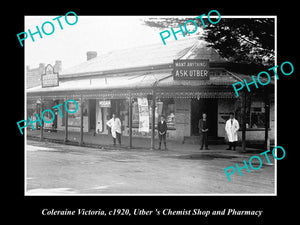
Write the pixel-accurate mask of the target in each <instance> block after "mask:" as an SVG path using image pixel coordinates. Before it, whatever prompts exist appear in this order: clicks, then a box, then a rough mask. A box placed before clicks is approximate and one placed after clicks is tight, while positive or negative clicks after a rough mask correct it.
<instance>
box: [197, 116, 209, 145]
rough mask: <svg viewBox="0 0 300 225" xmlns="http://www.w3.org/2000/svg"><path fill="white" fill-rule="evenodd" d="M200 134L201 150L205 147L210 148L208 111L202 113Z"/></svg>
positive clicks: (199, 126) (199, 125)
mask: <svg viewBox="0 0 300 225" xmlns="http://www.w3.org/2000/svg"><path fill="white" fill-rule="evenodd" d="M198 128H199V134H200V144H201V147H200V150H202V149H203V146H205V149H206V150H208V149H209V148H208V141H207V132H208V124H207V115H206V113H202V119H200V120H199V124H198Z"/></svg>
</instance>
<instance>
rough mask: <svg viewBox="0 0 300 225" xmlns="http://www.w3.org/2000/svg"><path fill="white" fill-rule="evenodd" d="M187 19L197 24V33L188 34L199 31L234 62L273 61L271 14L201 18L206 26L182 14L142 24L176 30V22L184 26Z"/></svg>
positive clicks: (201, 36)
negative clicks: (219, 18)
mask: <svg viewBox="0 0 300 225" xmlns="http://www.w3.org/2000/svg"><path fill="white" fill-rule="evenodd" d="M187 20H194V21H195V22H197V25H198V31H197V33H195V34H191V35H196V34H199V38H200V39H204V40H205V41H206V42H207V43H208V46H209V47H212V48H214V49H216V50H217V51H218V53H219V54H220V56H222V57H223V58H225V59H227V60H229V61H231V62H235V63H247V64H256V65H263V66H272V65H274V60H275V56H274V43H275V42H274V41H275V39H274V38H275V33H274V27H275V26H274V19H273V18H222V19H221V20H220V22H219V23H217V24H211V23H210V22H209V21H208V20H207V19H206V18H204V23H205V25H206V27H205V28H203V25H202V23H201V21H200V20H199V19H195V18H182V17H180V18H176V17H165V18H149V19H147V20H145V21H144V24H145V25H146V26H150V27H154V28H158V29H159V30H165V29H169V28H171V27H173V29H174V30H178V29H179V28H178V24H181V26H183V25H184V23H185V22H186V21H187ZM212 20H213V18H212ZM199 27H201V28H203V29H199ZM193 29H194V28H193ZM185 33H186V32H185ZM186 35H189V34H188V33H186Z"/></svg>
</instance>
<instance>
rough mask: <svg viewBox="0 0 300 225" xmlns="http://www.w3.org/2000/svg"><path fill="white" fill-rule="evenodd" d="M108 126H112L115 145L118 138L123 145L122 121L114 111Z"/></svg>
mask: <svg viewBox="0 0 300 225" xmlns="http://www.w3.org/2000/svg"><path fill="white" fill-rule="evenodd" d="M106 125H107V126H109V127H110V128H111V135H112V137H113V141H114V146H116V139H118V142H119V145H121V121H120V119H119V118H118V117H116V115H115V114H114V113H113V114H112V118H111V119H110V120H109V121H107V123H106Z"/></svg>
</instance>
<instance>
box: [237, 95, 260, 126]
mask: <svg viewBox="0 0 300 225" xmlns="http://www.w3.org/2000/svg"><path fill="white" fill-rule="evenodd" d="M241 112H242V104H241V102H237V108H236V111H235V115H236V116H235V117H236V119H237V120H238V121H239V122H240V123H241V122H242V113H241ZM246 128H247V129H258V128H265V107H264V103H263V102H262V101H251V100H248V101H247V103H246Z"/></svg>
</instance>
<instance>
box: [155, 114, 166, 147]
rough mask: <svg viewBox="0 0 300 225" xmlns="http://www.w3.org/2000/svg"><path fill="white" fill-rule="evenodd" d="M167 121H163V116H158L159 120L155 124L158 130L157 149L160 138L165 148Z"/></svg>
mask: <svg viewBox="0 0 300 225" xmlns="http://www.w3.org/2000/svg"><path fill="white" fill-rule="evenodd" d="M167 129H168V127H167V122H166V121H165V117H164V116H160V121H159V122H158V124H157V130H158V138H159V147H158V149H159V150H160V149H161V148H160V147H161V142H162V140H163V141H164V145H165V150H167V143H166V135H167Z"/></svg>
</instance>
